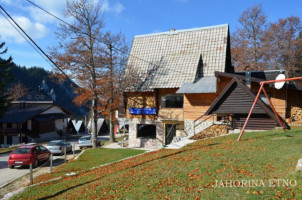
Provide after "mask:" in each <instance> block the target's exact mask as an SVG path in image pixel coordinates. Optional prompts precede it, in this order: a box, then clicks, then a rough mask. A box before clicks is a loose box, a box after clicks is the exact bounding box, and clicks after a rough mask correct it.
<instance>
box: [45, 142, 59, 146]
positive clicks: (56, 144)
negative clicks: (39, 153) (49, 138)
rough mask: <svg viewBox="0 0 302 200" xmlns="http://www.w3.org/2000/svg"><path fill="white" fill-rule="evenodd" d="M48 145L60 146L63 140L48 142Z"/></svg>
mask: <svg viewBox="0 0 302 200" xmlns="http://www.w3.org/2000/svg"><path fill="white" fill-rule="evenodd" d="M47 145H48V146H60V145H61V142H48V144H47Z"/></svg>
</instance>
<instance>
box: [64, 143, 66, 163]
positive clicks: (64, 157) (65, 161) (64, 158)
mask: <svg viewBox="0 0 302 200" xmlns="http://www.w3.org/2000/svg"><path fill="white" fill-rule="evenodd" d="M64 162H65V163H66V147H64Z"/></svg>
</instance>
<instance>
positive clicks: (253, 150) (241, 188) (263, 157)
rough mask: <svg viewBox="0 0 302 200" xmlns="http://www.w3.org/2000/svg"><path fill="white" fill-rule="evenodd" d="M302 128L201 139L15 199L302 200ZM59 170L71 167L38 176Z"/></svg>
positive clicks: (54, 183) (29, 190) (46, 177)
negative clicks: (300, 167) (298, 167)
mask: <svg viewBox="0 0 302 200" xmlns="http://www.w3.org/2000/svg"><path fill="white" fill-rule="evenodd" d="M301 132H302V128H293V129H292V130H290V131H288V132H286V133H284V132H283V131H281V130H274V131H266V132H254V133H246V134H245V135H244V136H243V139H242V141H240V142H237V141H236V139H237V137H238V135H237V134H235V135H229V136H224V137H219V138H212V139H206V140H199V141H197V142H195V143H192V144H190V145H188V146H186V147H184V148H182V149H179V150H168V149H162V150H159V151H155V152H151V153H147V154H144V155H141V156H138V157H135V158H131V159H128V160H124V161H121V162H118V163H114V164H111V165H109V166H105V167H101V168H97V169H93V170H89V171H86V172H84V173H83V172H82V173H80V174H79V175H76V176H73V177H63V178H62V179H60V180H56V181H52V182H48V183H44V184H41V185H37V186H34V187H29V188H27V189H26V190H25V191H24V192H23V193H21V194H19V195H17V196H16V197H15V198H14V199H302V187H301V184H302V177H301V175H300V174H299V173H298V172H295V167H296V164H297V161H298V159H300V158H301V157H302V149H301V143H302V134H301ZM73 162H77V161H72V162H71V163H67V165H68V164H73V165H75V164H76V163H73ZM60 169H66V167H65V168H64V167H63V168H58V170H56V171H57V173H54V174H47V175H43V176H42V177H40V178H39V179H38V180H36V181H45V180H49V179H52V178H55V177H58V176H60V175H61V174H62V172H60ZM63 171H64V170H63ZM64 172H65V173H67V172H69V171H64ZM227 181H229V182H227ZM230 181H231V182H232V183H230ZM253 182H254V183H253ZM262 182H263V184H262ZM36 183H37V182H36ZM256 184H257V185H256Z"/></svg>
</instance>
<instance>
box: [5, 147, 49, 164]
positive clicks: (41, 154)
mask: <svg viewBox="0 0 302 200" xmlns="http://www.w3.org/2000/svg"><path fill="white" fill-rule="evenodd" d="M50 154H51V153H50V151H49V150H48V149H46V148H45V147H43V146H41V145H24V146H20V147H18V148H17V149H16V150H14V151H13V152H11V154H10V155H9V158H8V167H9V168H14V167H15V166H17V165H18V166H20V165H29V164H30V163H32V164H33V166H34V167H37V166H38V165H39V163H40V162H44V161H47V160H49V156H50Z"/></svg>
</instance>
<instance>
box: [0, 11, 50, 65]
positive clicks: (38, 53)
mask: <svg viewBox="0 0 302 200" xmlns="http://www.w3.org/2000/svg"><path fill="white" fill-rule="evenodd" d="M0 12H1V14H2V15H3V17H4V18H5V19H6V20H7V21H8V22H9V23H10V24H11V25H12V27H14V29H15V30H16V31H17V32H18V33H19V34H20V35H21V36H22V37H23V38H24V39H25V40H26V41H27V42H28V43H29V45H30V46H31V47H32V48H33V49H34V50H35V51H36V52H37V53H38V54H40V56H41V57H42V58H43V59H44V60H45V61H46V62H47V63H48V64H49V65H50V66H51V67H52V68H55V67H54V66H53V65H52V64H51V63H50V62H49V60H47V59H46V58H45V57H44V56H43V54H42V53H41V52H40V51H39V50H38V49H37V48H36V47H35V46H34V45H33V44H32V43H31V42H30V41H29V40H28V38H26V37H25V36H24V35H23V34H22V32H21V31H20V30H19V29H18V28H17V27H16V26H15V25H14V24H13V23H12V22H11V21H10V20H9V19H8V18H7V16H5V14H4V13H3V12H2V11H1V10H0Z"/></svg>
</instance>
